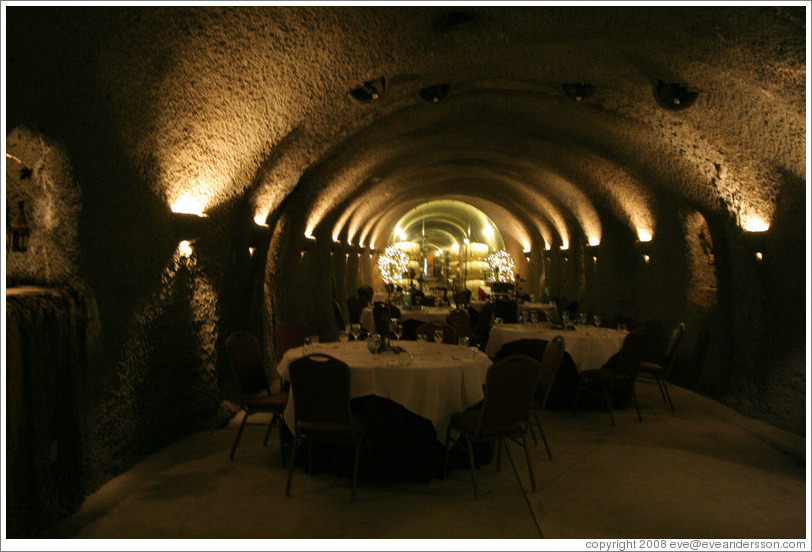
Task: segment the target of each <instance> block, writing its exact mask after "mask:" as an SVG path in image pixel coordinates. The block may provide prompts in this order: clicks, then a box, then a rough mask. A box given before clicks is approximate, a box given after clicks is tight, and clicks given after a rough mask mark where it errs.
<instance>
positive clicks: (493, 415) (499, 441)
mask: <svg viewBox="0 0 812 552" xmlns="http://www.w3.org/2000/svg"><path fill="white" fill-rule="evenodd" d="M540 371H541V364H540V363H539V362H537V361H535V360H533V359H532V358H530V357H529V356H527V355H513V356H510V357H507V358H504V359H501V360H497V361H496V362H494V363H493V364H492V365H491V367H490V368H488V372H487V375H486V376H485V398H484V399H483V401H482V408H479V409H473V410H466V411H463V412H458V413H456V414H454V415H452V416H451V421H450V425H449V427H448V431H447V432H446V440H445V467H444V471H443V473H444V474H447V473H448V458H449V455H450V452H451V448H452V446H453V444H454V443H456V442H458V441H460V440H461V439H464V440H465V442H466V444H467V448H468V465H469V467H470V469H471V482H472V484H473V487H474V497H478V496H479V492H478V490H477V483H476V464H475V461H474V444H475V443H482V442H493V441H496V447H497V457H496V458H497V460H496V470H497V471H499V464H500V457H501V454H500V453H501V449H502V448H503V447H504V448H505V450H506V451H507V453H508V458H509V459H510V461H511V463H513V457H512V456H510V451H509V450H508V449H507V444H506V443H505V439H510V440H511V441H513V442H514V443H516V444H518V445H520V446H521V447H522V448H523V449H524V454H525V458H526V461H527V468H528V470H529V472H530V482H531V486H532V489H533V490H534V491H535V490H536V478H535V474H534V473H533V464H532V461H531V458H530V456H531V455H530V451H529V450H528V448H527V438H526V433H527V428H528V426H529V423H528V420H529V419H530V410H531V408H532V404H533V394H534V392H535V389H536V383H537V382H538V378H539V374H540ZM454 433H457V434H458V436H457V438H456V439H454V438H452V435H453V434H454ZM513 467H514V470H515V467H516V466H515V464H513ZM515 473H516V478H517V479H518V480H519V485H521V479H519V474H518V471H516V472H515Z"/></svg>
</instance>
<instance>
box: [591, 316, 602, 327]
mask: <svg viewBox="0 0 812 552" xmlns="http://www.w3.org/2000/svg"><path fill="white" fill-rule="evenodd" d="M592 321H593V322H594V323H595V326H596V327H598V328H600V327H601V315H599V314H594V315H592Z"/></svg>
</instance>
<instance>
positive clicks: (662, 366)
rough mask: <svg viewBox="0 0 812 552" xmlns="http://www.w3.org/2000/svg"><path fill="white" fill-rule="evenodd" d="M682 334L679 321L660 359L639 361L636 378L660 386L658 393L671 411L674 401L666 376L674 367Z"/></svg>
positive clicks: (683, 329) (683, 326) (681, 323)
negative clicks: (657, 360)
mask: <svg viewBox="0 0 812 552" xmlns="http://www.w3.org/2000/svg"><path fill="white" fill-rule="evenodd" d="M684 334H685V323H683V322H680V323H679V324H678V325H677V327H676V328H674V330H673V331H672V332H671V337H670V338H669V339H668V344H667V345H666V347H665V351H664V352H663V356H662V360H660V361H659V362H646V361H643V362H641V363H640V370H639V374H638V378H639V379H640V380H641V381H654V382H655V383H656V384H657V386H658V387H659V388H660V395H661V396H662V398H663V402H664V403H666V404H667V405H669V406H670V407H671V411H672V412H673V411H674V403H673V401H672V400H671V393H670V392H669V391H668V384H667V383H666V378H667V377H668V375H669V374H670V373H671V370H672V369H673V367H674V360H675V359H676V352H677V348H678V347H679V345H680V343H681V342H682V336H683V335H684Z"/></svg>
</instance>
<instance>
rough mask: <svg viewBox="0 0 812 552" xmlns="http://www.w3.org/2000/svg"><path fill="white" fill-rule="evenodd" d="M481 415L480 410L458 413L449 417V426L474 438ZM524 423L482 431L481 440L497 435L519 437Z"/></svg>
mask: <svg viewBox="0 0 812 552" xmlns="http://www.w3.org/2000/svg"><path fill="white" fill-rule="evenodd" d="M481 415H482V410H478V409H477V410H466V411H465V412H458V413H456V414H454V415H453V416H451V426H452V427H453V428H454V429H456V430H458V431H460V432H461V433H464V434H466V435H469V436H472V437H473V436H475V435H476V432H477V427H478V426H479V418H480V416H481ZM524 427H525V425H524V423H523V422H520V421H514V422H511V423H510V424H508V425H507V426H505V427H499V428H491V429H490V430H489V431H484V432H483V433H482V435H480V436H479V437H481V438H490V437H493V436H495V435H497V434H501V435H520V434H521V433H522V432H523V431H524Z"/></svg>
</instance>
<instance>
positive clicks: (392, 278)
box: [378, 245, 409, 284]
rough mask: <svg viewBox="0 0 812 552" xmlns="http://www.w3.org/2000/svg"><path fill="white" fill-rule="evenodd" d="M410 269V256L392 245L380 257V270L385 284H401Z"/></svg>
mask: <svg viewBox="0 0 812 552" xmlns="http://www.w3.org/2000/svg"><path fill="white" fill-rule="evenodd" d="M408 267H409V256H408V255H407V254H406V253H404V252H403V251H401V250H400V249H398V248H397V247H395V246H394V245H390V246H389V247H387V248H386V249H385V250H384V252H383V253H381V254H380V255H378V270H379V271H380V272H381V279H383V281H384V283H385V284H394V283H397V282H399V281H400V279H401V277H402V276H403V273H404V272H406V270H407V269H408Z"/></svg>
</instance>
